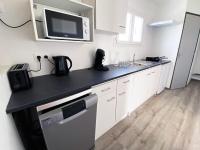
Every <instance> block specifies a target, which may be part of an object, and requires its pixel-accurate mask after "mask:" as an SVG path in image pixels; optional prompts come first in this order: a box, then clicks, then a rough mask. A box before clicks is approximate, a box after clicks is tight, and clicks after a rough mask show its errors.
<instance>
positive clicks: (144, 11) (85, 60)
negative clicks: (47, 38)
mask: <svg viewBox="0 0 200 150" xmlns="http://www.w3.org/2000/svg"><path fill="white" fill-rule="evenodd" d="M1 3H3V5H4V10H5V11H4V13H3V14H0V18H2V19H3V20H4V21H5V22H7V23H8V24H10V25H19V24H21V23H22V22H24V21H26V20H29V19H30V9H29V0H0V5H1ZM129 6H130V8H129V9H130V11H132V12H137V14H140V15H142V16H143V17H144V19H145V27H144V37H143V42H142V44H140V45H119V44H116V36H115V35H111V34H108V33H103V32H101V33H100V32H98V33H96V34H95V42H94V43H93V44H77V43H76V44H74V43H55V42H49V43H45V42H36V41H34V33H33V27H32V24H31V23H29V24H27V25H26V26H24V27H23V28H20V29H10V28H8V27H6V26H4V25H3V24H2V23H0V41H1V46H0V65H9V66H10V65H13V64H16V63H24V62H26V63H29V64H30V66H31V68H32V69H36V68H37V64H36V60H35V59H33V56H34V55H45V54H47V55H49V56H52V55H67V56H69V57H70V58H71V59H72V60H73V70H76V69H82V68H87V67H91V66H92V63H93V59H94V57H93V56H94V53H95V51H96V49H97V48H102V49H105V50H106V53H107V55H106V63H107V64H108V63H112V59H111V58H113V56H115V55H116V54H118V56H119V57H120V59H121V60H127V59H130V60H132V56H133V53H136V58H137V59H139V58H143V57H145V56H147V55H148V53H151V46H152V45H151V43H152V29H151V28H149V27H148V26H147V24H148V23H149V20H152V18H153V16H154V11H155V5H153V4H152V3H151V2H149V0H130V1H129ZM50 70H51V67H50V65H49V63H47V62H44V61H43V65H42V71H41V72H40V73H37V74H34V76H36V75H43V74H49V72H50ZM5 76H6V75H4V77H3V78H1V82H0V94H1V95H0V99H1V101H0V111H1V112H0V133H1V134H0V142H2V143H0V145H1V148H2V149H3V150H22V147H21V143H20V140H19V137H18V135H17V134H16V130H15V126H14V125H13V123H12V120H11V118H10V116H9V115H6V113H5V109H6V105H7V103H8V101H9V97H10V94H11V92H10V90H9V87H8V82H7V79H6V78H5Z"/></svg>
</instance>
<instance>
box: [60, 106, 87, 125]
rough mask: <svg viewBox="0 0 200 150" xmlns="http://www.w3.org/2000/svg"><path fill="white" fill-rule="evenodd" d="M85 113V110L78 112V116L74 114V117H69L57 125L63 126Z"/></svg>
mask: <svg viewBox="0 0 200 150" xmlns="http://www.w3.org/2000/svg"><path fill="white" fill-rule="evenodd" d="M87 111H88V110H86V109H85V110H83V111H81V112H79V113H78V114H75V115H73V116H71V117H69V118H66V119H64V120H62V121H60V122H59V123H58V124H59V125H63V124H65V123H68V122H69V121H72V120H74V119H76V118H79V117H80V116H82V115H84V114H85V113H86V112H87Z"/></svg>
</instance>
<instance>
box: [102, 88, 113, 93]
mask: <svg viewBox="0 0 200 150" xmlns="http://www.w3.org/2000/svg"><path fill="white" fill-rule="evenodd" d="M110 89H111V88H110V87H108V88H106V89H103V90H101V92H107V91H109V90H110Z"/></svg>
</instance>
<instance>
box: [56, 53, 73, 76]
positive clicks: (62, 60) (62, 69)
mask: <svg viewBox="0 0 200 150" xmlns="http://www.w3.org/2000/svg"><path fill="white" fill-rule="evenodd" d="M53 60H54V64H55V75H57V76H62V75H67V74H68V73H69V70H70V69H71V68H72V60H71V59H70V58H69V57H67V56H55V57H53ZM67 60H68V61H69V65H68V63H67Z"/></svg>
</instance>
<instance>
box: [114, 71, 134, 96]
mask: <svg viewBox="0 0 200 150" xmlns="http://www.w3.org/2000/svg"><path fill="white" fill-rule="evenodd" d="M131 82H132V76H131V75H129V76H126V77H123V78H120V79H118V82H117V94H120V95H121V93H124V92H125V93H126V92H127V90H129V88H131V84H132V83H131Z"/></svg>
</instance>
